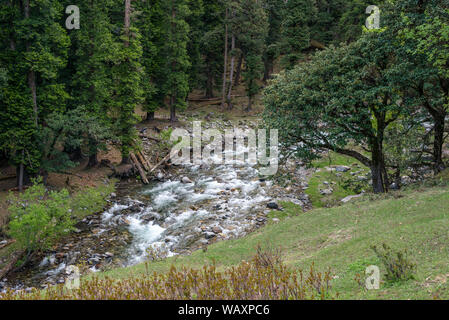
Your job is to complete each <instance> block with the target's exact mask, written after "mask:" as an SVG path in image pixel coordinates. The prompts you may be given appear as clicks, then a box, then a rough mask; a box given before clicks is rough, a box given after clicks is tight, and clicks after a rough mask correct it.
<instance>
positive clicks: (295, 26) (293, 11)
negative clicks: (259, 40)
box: [281, 0, 316, 69]
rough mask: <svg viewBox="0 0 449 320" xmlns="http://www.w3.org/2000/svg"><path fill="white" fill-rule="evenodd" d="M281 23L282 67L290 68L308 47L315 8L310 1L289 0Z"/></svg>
mask: <svg viewBox="0 0 449 320" xmlns="http://www.w3.org/2000/svg"><path fill="white" fill-rule="evenodd" d="M285 13H286V14H285V17H284V21H283V22H282V27H281V32H282V44H281V53H282V54H283V58H282V65H283V66H284V67H285V68H288V69H289V68H292V67H293V66H294V65H295V64H296V63H297V62H298V61H299V60H300V59H301V57H302V51H303V50H304V49H307V48H308V47H309V46H310V32H311V30H310V25H311V24H312V22H313V21H314V20H315V15H316V8H315V6H314V3H313V2H312V1H310V0H289V1H288V2H287V4H286V9H285Z"/></svg>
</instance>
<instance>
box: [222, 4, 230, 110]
mask: <svg viewBox="0 0 449 320" xmlns="http://www.w3.org/2000/svg"><path fill="white" fill-rule="evenodd" d="M227 20H228V9H227V8H226V15H225V49H224V66H223V86H222V93H221V107H222V108H224V105H225V99H226V73H227V72H228V21H227Z"/></svg>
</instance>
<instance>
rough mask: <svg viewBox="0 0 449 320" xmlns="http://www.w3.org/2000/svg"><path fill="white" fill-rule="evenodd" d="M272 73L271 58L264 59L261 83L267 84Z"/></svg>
mask: <svg viewBox="0 0 449 320" xmlns="http://www.w3.org/2000/svg"><path fill="white" fill-rule="evenodd" d="M272 73H273V61H272V60H271V58H268V57H267V58H266V59H265V61H264V72H263V81H264V82H267V81H268V79H270V77H271V74H272Z"/></svg>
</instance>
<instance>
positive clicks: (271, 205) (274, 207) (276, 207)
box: [267, 202, 279, 210]
mask: <svg viewBox="0 0 449 320" xmlns="http://www.w3.org/2000/svg"><path fill="white" fill-rule="evenodd" d="M267 208H269V209H272V210H279V205H278V204H277V203H276V202H269V203H267Z"/></svg>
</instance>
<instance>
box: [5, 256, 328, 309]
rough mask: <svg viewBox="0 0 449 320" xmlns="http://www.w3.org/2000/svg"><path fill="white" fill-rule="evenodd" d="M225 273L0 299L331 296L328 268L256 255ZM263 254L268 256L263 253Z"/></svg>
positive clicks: (87, 285)
mask: <svg viewBox="0 0 449 320" xmlns="http://www.w3.org/2000/svg"><path fill="white" fill-rule="evenodd" d="M258 255H260V252H259V253H258V254H257V255H256V257H254V258H253V259H251V260H250V261H249V262H246V261H243V262H242V263H240V264H239V265H238V266H235V267H232V268H229V269H227V270H225V271H223V272H220V271H217V268H216V266H215V265H211V266H204V267H203V268H202V270H195V269H188V268H185V267H183V268H181V269H180V270H178V269H176V268H175V267H174V266H172V267H171V269H170V271H169V272H168V273H157V272H154V273H153V274H151V275H150V274H147V276H143V277H134V278H130V279H125V280H114V279H111V278H108V277H106V278H105V279H100V278H98V277H97V278H94V279H89V280H83V281H81V285H80V287H79V288H78V289H74V290H71V291H68V290H67V289H64V287H63V286H62V285H60V286H56V287H52V288H49V289H47V290H46V291H45V292H41V291H39V290H35V291H33V292H32V293H26V292H19V293H15V292H13V291H9V292H6V293H4V294H3V295H1V294H0V299H5V300H6V299H21V300H23V299H36V300H41V299H48V300H66V299H76V300H111V299H120V300H123V299H125V300H158V299H161V300H181V299H182V300H184V299H200V300H227V299H233V300H242V299H243V300H287V299H294V300H309V299H329V298H332V296H331V294H330V291H329V290H330V280H331V276H330V273H329V272H326V273H324V274H322V273H320V272H317V271H315V269H314V266H313V265H312V267H311V268H310V271H309V272H306V273H303V272H302V271H301V270H291V269H289V268H287V267H286V265H285V264H284V263H283V262H282V261H277V258H276V259H271V258H270V259H269V261H270V263H261V261H266V259H262V260H261V258H260V257H258ZM262 256H264V257H266V256H271V253H268V254H267V253H264V254H262Z"/></svg>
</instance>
